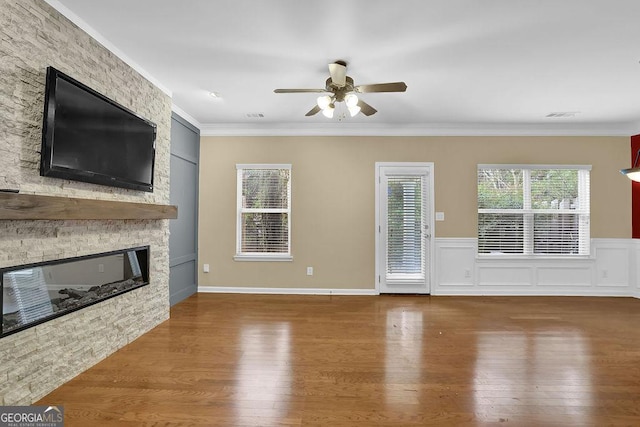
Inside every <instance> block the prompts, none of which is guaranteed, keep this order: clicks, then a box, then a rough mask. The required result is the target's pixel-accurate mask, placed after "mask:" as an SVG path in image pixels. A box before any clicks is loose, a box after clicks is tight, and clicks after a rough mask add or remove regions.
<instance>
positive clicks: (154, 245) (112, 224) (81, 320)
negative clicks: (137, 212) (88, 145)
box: [0, 0, 171, 405]
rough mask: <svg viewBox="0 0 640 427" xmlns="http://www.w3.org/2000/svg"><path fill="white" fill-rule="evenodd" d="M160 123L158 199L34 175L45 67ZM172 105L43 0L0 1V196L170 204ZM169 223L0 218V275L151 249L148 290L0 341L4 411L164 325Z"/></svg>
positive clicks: (0, 393)
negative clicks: (15, 193)
mask: <svg viewBox="0 0 640 427" xmlns="http://www.w3.org/2000/svg"><path fill="white" fill-rule="evenodd" d="M49 65H51V66H54V67H56V68H58V69H59V70H61V71H63V72H64V73H66V74H69V75H70V76H72V77H74V78H75V79H77V80H79V81H81V82H83V83H85V84H86V85H88V86H89V87H92V88H93V89H95V90H97V91H98V92H100V93H102V94H104V95H106V96H107V97H109V98H111V99H114V100H115V101H117V102H118V103H120V104H122V105H124V106H125V107H127V108H129V109H131V110H133V111H135V112H136V113H138V114H140V115H142V116H143V117H145V118H148V119H150V120H151V121H153V122H155V123H156V124H157V125H158V136H157V142H156V150H157V151H156V165H155V180H154V187H155V189H154V192H153V193H143V192H138V191H132V190H125V189H117V188H110V187H104V186H99V185H94V184H86V183H80V182H74V181H67V180H61V179H54V178H44V177H41V176H40V175H39V161H40V144H41V140H42V134H41V132H42V114H43V107H44V89H45V76H46V67H47V66H49ZM170 125H171V100H170V98H169V97H168V96H167V95H165V94H164V93H163V92H162V91H160V90H159V89H158V88H156V87H155V86H153V85H152V84H151V83H150V82H148V81H147V80H145V79H144V78H142V77H141V76H140V75H139V74H137V73H136V72H135V71H134V70H132V69H131V68H130V67H129V66H127V65H126V64H124V63H123V62H122V61H121V60H119V59H118V58H117V57H116V56H115V55H114V54H112V53H111V52H109V51H108V50H107V49H105V48H104V47H103V46H102V45H100V44H99V43H97V42H96V41H95V40H93V39H92V38H91V37H89V36H88V35H87V34H86V33H84V32H83V31H82V30H80V29H79V28H78V27H76V26H75V25H74V24H73V23H71V22H70V21H69V20H67V19H66V18H65V17H63V16H62V15H61V14H59V13H58V12H57V11H56V10H55V9H53V8H52V7H50V6H49V5H47V4H46V3H45V2H44V1H41V0H0V188H14V189H19V190H20V191H21V192H23V193H33V194H43V195H53V196H70V197H81V198H93V199H105V200H121V201H134V202H140V203H159V204H165V203H168V202H169V155H170V153H169V136H170ZM168 238H169V222H168V220H160V221H143V220H139V221H138V220H136V221H130V220H128V221H125V220H112V221H6V220H0V267H7V266H13V265H19V264H25V263H32V262H40V261H48V260H53V259H60V258H67V257H74V256H80V255H88V254H93V253H98V252H104V251H110V250H117V249H124V248H129V247H134V246H142V245H150V247H151V271H150V282H151V283H150V285H149V286H145V287H142V288H140V289H136V290H134V291H132V292H129V293H127V294H124V295H121V296H118V297H116V298H112V299H110V300H107V301H104V302H101V303H99V304H95V305H93V306H91V307H87V308H85V309H82V310H79V311H77V312H74V313H71V314H69V315H66V316H64V317H61V318H58V319H54V320H52V321H49V322H46V323H43V324H41V325H39V326H37V327H34V328H31V329H28V330H25V331H22V332H19V333H16V334H13V335H11V336H8V337H5V338H2V339H0V405H13V404H30V403H32V402H34V401H36V400H38V399H39V398H41V397H42V396H44V395H45V394H47V393H48V392H50V391H51V390H53V389H55V388H56V387H58V386H60V385H61V384H63V383H64V382H66V381H68V380H70V379H71V378H73V377H74V376H76V375H78V374H79V373H80V372H82V371H83V370H85V369H87V368H89V367H90V366H92V365H94V364H96V363H97V362H98V361H100V360H102V359H104V358H105V357H106V356H108V355H109V354H111V353H113V352H114V351H116V350H117V349H119V348H120V347H122V346H124V345H126V344H127V343H129V342H131V341H132V340H134V339H136V338H137V337H139V336H140V335H142V334H143V333H145V332H147V331H148V330H150V329H151V328H153V327H154V326H156V325H158V324H159V323H160V322H162V321H164V320H165V319H167V318H168V317H169V253H168V252H169V244H168Z"/></svg>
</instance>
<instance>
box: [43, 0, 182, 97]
mask: <svg viewBox="0 0 640 427" xmlns="http://www.w3.org/2000/svg"><path fill="white" fill-rule="evenodd" d="M44 1H45V2H46V3H47V4H49V6H51V7H53V8H54V9H55V10H57V11H58V12H59V13H60V14H62V15H63V16H64V17H66V18H67V19H68V20H69V21H71V22H73V23H74V24H76V25H77V26H78V27H79V28H80V29H81V30H82V31H84V32H85V33H87V34H88V35H89V36H91V37H92V38H93V39H94V40H96V41H97V42H98V43H100V44H101V45H102V46H104V47H105V48H106V49H107V50H109V51H110V52H111V53H113V54H114V55H116V56H117V57H118V58H120V59H121V60H122V61H124V62H125V63H126V64H127V65H129V66H130V67H131V68H133V69H134V70H135V71H136V72H138V73H139V74H140V75H141V76H142V77H144V78H145V79H147V80H149V81H150V82H151V83H152V84H153V85H154V86H156V87H157V88H158V89H160V90H161V91H162V92H164V93H165V94H166V95H167V96H169V97H171V96H172V93H171V90H169V88H167V87H166V86H164V85H163V84H162V83H160V81H159V80H158V79H156V78H155V77H153V76H152V75H151V74H149V73H148V72H147V71H146V70H145V69H144V68H142V67H141V66H140V65H139V64H138V63H137V62H135V61H134V60H133V59H131V58H130V57H129V56H127V55H126V54H125V53H124V52H122V51H121V50H120V49H118V48H117V47H116V46H115V45H114V44H113V43H111V42H110V41H109V40H107V38H106V37H104V36H103V35H102V34H100V33H99V32H98V31H96V29H94V28H93V27H92V26H90V25H89V24H87V23H86V22H85V21H84V20H83V19H82V18H80V17H79V16H78V15H76V14H75V13H73V12H72V11H71V10H70V9H69V8H67V7H66V6H65V5H63V4H62V3H60V2H59V1H58V0H44Z"/></svg>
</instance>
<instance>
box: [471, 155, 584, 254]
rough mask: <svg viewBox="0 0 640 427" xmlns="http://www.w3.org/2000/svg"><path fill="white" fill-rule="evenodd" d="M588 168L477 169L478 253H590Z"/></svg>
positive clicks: (520, 166) (510, 166) (515, 166)
mask: <svg viewBox="0 0 640 427" xmlns="http://www.w3.org/2000/svg"><path fill="white" fill-rule="evenodd" d="M590 170H591V167H590V166H543V165H478V254H479V255H496V254H497V255H526V256H560V257H564V256H567V257H570V256H584V255H589V254H590V233H589V215H590V202H589V194H590V184H589V174H590Z"/></svg>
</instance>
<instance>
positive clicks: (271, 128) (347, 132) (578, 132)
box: [199, 122, 640, 137]
mask: <svg viewBox="0 0 640 427" xmlns="http://www.w3.org/2000/svg"><path fill="white" fill-rule="evenodd" d="M199 129H200V134H201V135H202V136H625V137H627V136H631V135H635V134H638V133H639V132H640V123H637V122H618V123H571V124H558V123H517V124H500V123H493V124H485V123H428V124H404V125H399V124H381V123H375V124H374V123H372V124H363V123H353V124H352V123H345V122H340V123H318V124H314V125H308V124H297V123H274V124H260V125H256V124H246V123H224V124H207V123H205V124H201V126H200V127H199Z"/></svg>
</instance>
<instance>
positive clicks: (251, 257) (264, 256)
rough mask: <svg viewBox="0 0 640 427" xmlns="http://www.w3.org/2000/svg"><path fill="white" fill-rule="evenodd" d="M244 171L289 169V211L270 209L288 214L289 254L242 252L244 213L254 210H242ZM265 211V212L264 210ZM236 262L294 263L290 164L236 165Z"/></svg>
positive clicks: (234, 258)
mask: <svg viewBox="0 0 640 427" xmlns="http://www.w3.org/2000/svg"><path fill="white" fill-rule="evenodd" d="M243 169H288V170H289V185H288V186H287V199H288V201H289V203H288V208H287V209H268V211H270V212H277V213H287V222H288V224H287V227H288V229H289V232H288V233H287V237H288V241H287V247H288V248H289V252H287V253H263V252H240V248H241V247H242V213H243V212H248V211H251V210H252V209H245V210H244V211H243V209H242V170H243ZM262 211H264V210H262ZM233 260H234V261H251V262H253V261H258V262H260V261H275V262H281V261H285V262H287V261H293V256H292V255H291V164H290V163H238V164H236V253H235V255H234V257H233Z"/></svg>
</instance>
